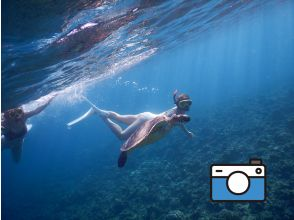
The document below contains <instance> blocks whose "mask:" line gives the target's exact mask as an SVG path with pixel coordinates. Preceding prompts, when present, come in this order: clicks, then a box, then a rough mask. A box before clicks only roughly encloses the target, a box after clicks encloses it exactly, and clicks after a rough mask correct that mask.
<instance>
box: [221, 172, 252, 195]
mask: <svg viewBox="0 0 294 220" xmlns="http://www.w3.org/2000/svg"><path fill="white" fill-rule="evenodd" d="M227 187H228V190H229V191H230V192H231V193H233V194H236V195H241V194H244V193H245V192H247V191H248V189H249V187H250V181H249V178H248V176H247V175H246V173H244V172H241V171H239V172H238V171H236V172H233V173H231V174H230V175H229V177H228V179H227Z"/></svg>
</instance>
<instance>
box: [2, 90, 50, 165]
mask: <svg viewBox="0 0 294 220" xmlns="http://www.w3.org/2000/svg"><path fill="white" fill-rule="evenodd" d="M55 96H56V94H54V95H49V96H47V97H42V98H40V99H38V100H36V101H35V102H34V103H37V107H36V108H35V109H33V110H29V111H25V110H24V109H25V108H24V106H21V107H18V108H13V109H9V110H7V111H5V112H3V113H1V150H4V149H11V152H12V157H13V159H14V161H15V162H19V161H20V159H21V153H22V144H23V141H24V138H25V135H26V134H27V132H28V131H29V130H30V129H31V127H32V125H30V124H28V125H27V124H26V121H27V119H28V118H30V117H32V116H34V115H37V114H39V113H40V112H41V111H43V110H44V109H45V108H46V107H47V106H48V105H49V103H50V102H51V101H52V99H53V98H54V97H55Z"/></svg>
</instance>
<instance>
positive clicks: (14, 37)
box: [1, 0, 294, 219]
mask: <svg viewBox="0 0 294 220" xmlns="http://www.w3.org/2000/svg"><path fill="white" fill-rule="evenodd" d="M13 3H14V4H16V5H17V6H18V7H16V8H17V9H15V7H13ZM3 7H4V9H5V12H3V14H4V15H3V18H4V19H3V21H2V22H3V23H4V24H3V32H2V60H1V62H2V84H1V85H2V103H1V104H2V111H4V110H7V109H9V108H12V107H16V106H19V105H22V104H28V103H30V101H33V100H35V99H37V98H40V97H42V96H46V95H48V94H49V93H50V92H53V91H58V92H60V95H59V96H58V97H57V98H56V99H55V100H54V101H53V102H52V104H50V106H49V107H47V108H46V109H45V110H44V111H43V112H42V113H40V114H39V115H37V116H35V117H33V118H31V119H30V120H29V123H31V124H32V125H33V128H32V130H31V131H30V132H29V133H28V134H27V136H26V138H25V142H24V146H23V153H22V159H21V162H20V163H17V164H16V163H14V162H13V160H12V158H11V155H10V152H9V150H5V151H2V155H1V159H2V162H1V165H2V168H1V171H2V174H1V177H2V195H1V198H2V218H3V219H242V217H244V218H245V219H293V217H294V209H293V199H292V198H293V196H294V195H293V190H291V189H293V184H294V182H293V180H294V177H293V173H292V172H291V170H292V171H293V168H294V166H293V156H294V151H293V146H294V115H293V113H294V103H293V100H294V99H293V96H294V91H293V88H294V87H293V86H294V72H293V69H294V64H293V60H294V13H293V8H294V4H293V2H292V1H286V0H285V1H282V0H281V1H209V2H206V1H77V2H74V3H73V2H72V1H64V2H63V3H62V4H60V5H58V4H55V3H54V1H48V2H46V3H41V2H40V1H26V2H24V3H20V2H18V1H12V2H10V3H8V2H7V1H6V2H4V3H3ZM8 18H9V19H8ZM5 19H6V20H5ZM10 19H11V20H10ZM89 22H92V23H97V27H99V28H97V29H95V28H94V29H90V31H89V29H87V28H86V29H83V30H81V26H83V25H85V24H87V23H89ZM94 27H95V26H94ZM75 30H78V33H75ZM72 31H73V32H72ZM69 33H73V35H69V36H67V38H66V35H67V34H69ZM75 34H77V35H75ZM79 34H80V35H79ZM70 36H74V37H73V38H71V37H70ZM97 36H98V37H97ZM65 38H66V39H65ZM62 39H65V40H62ZM85 39H87V40H85ZM67 40H68V41H67ZM175 89H178V90H179V91H181V92H184V93H187V94H189V96H190V97H191V98H192V99H193V105H192V107H191V110H190V112H188V113H189V115H190V116H191V119H192V120H191V122H190V123H189V124H187V127H188V128H189V129H191V130H192V131H193V132H194V133H195V134H196V137H195V138H194V139H188V138H187V137H186V136H185V134H183V133H182V132H181V130H180V129H177V128H176V129H174V130H173V131H172V132H171V133H170V134H168V136H167V137H165V139H163V140H160V141H159V142H157V143H155V144H153V145H150V146H148V147H145V148H141V149H138V150H136V151H134V152H133V153H132V154H130V156H129V158H128V162H127V164H126V166H125V167H124V168H123V169H119V168H117V158H118V155H119V148H120V146H121V144H122V142H121V141H120V140H118V139H117V138H116V137H115V136H114V135H113V134H112V133H111V131H110V130H109V128H107V126H106V125H105V124H104V123H103V122H102V121H101V119H99V118H98V117H95V116H93V117H92V118H90V119H87V120H86V121H84V122H83V123H80V124H79V125H77V126H75V127H73V128H72V129H67V127H66V123H68V122H69V121H71V120H72V119H74V118H75V117H78V116H79V115H80V114H82V113H84V112H85V111H86V110H88V108H89V106H88V104H87V103H85V102H84V101H82V100H80V99H79V98H78V97H79V94H84V95H86V96H87V97H88V98H89V99H90V100H91V101H93V102H94V103H95V104H96V105H97V106H99V107H100V108H103V109H108V110H113V111H117V112H119V113H121V114H135V113H140V112H143V111H150V112H154V113H159V112H162V111H165V110H167V109H169V108H171V107H172V106H173V100H172V93H173V91H174V90H175ZM251 157H260V158H262V159H263V161H264V163H265V164H266V165H267V167H268V188H267V191H268V198H267V201H266V202H265V203H258V204H256V203H242V204H239V203H236V204H234V203H217V204H216V203H213V202H211V201H210V200H209V167H210V165H211V164H213V163H219V162H222V163H247V162H248V160H249V158H251Z"/></svg>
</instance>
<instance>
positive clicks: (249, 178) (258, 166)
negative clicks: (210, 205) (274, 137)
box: [210, 159, 266, 202]
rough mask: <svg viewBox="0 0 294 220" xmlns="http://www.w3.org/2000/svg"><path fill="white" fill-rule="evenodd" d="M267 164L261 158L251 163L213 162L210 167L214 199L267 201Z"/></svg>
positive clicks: (211, 189)
mask: <svg viewBox="0 0 294 220" xmlns="http://www.w3.org/2000/svg"><path fill="white" fill-rule="evenodd" d="M265 198H266V166H265V165H264V164H262V161H261V160H260V159H251V160H250V162H249V164H213V165H211V169H210V199H211V200H212V201H218V202H221V201H223V202H225V201H228V202H229V201H231V202H232V201H238V202H240V201H246V202H257V201H265Z"/></svg>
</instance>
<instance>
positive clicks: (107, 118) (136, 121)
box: [67, 90, 194, 140]
mask: <svg viewBox="0 0 294 220" xmlns="http://www.w3.org/2000/svg"><path fill="white" fill-rule="evenodd" d="M84 99H85V100H86V101H87V102H88V103H89V104H90V105H92V107H91V108H90V109H89V110H88V111H87V112H86V113H85V114H84V115H82V116H81V117H79V118H77V119H75V120H73V121H71V122H69V123H68V124H67V126H68V127H69V128H71V127H72V126H73V125H75V124H77V123H79V122H81V121H83V120H85V119H86V118H88V117H89V116H91V115H93V114H97V115H99V116H100V117H101V118H102V119H103V121H104V122H105V123H106V124H107V126H108V127H109V128H110V129H111V130H112V132H113V133H114V134H115V135H116V136H117V137H118V138H119V139H121V140H127V139H128V138H129V137H130V136H131V135H132V134H133V133H134V132H135V131H136V130H137V129H138V128H139V127H140V126H141V125H142V124H143V123H144V122H146V121H148V120H151V119H153V118H155V117H157V116H160V115H165V116H167V117H172V116H173V115H183V114H185V113H186V112H187V111H189V109H190V106H191V105H192V100H191V99H190V97H189V96H188V95H186V94H180V95H178V91H177V90H176V91H175V92H174V93H173V99H174V103H175V105H176V106H175V107H173V108H171V109H169V110H167V111H165V112H162V113H160V114H153V113H151V112H143V113H139V114H136V115H120V114H118V113H116V112H114V111H106V110H102V109H99V108H97V107H96V106H94V105H93V104H92V103H91V102H90V101H89V100H88V99H87V98H84ZM114 121H117V122H121V123H124V124H126V125H127V128H125V129H122V127H121V126H120V125H118V124H117V123H115V122H114ZM179 126H180V127H181V128H182V129H183V131H184V132H185V133H186V134H187V135H188V136H189V137H193V136H194V134H193V133H192V132H191V131H189V130H188V129H187V128H186V127H185V125H184V124H180V125H179Z"/></svg>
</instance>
